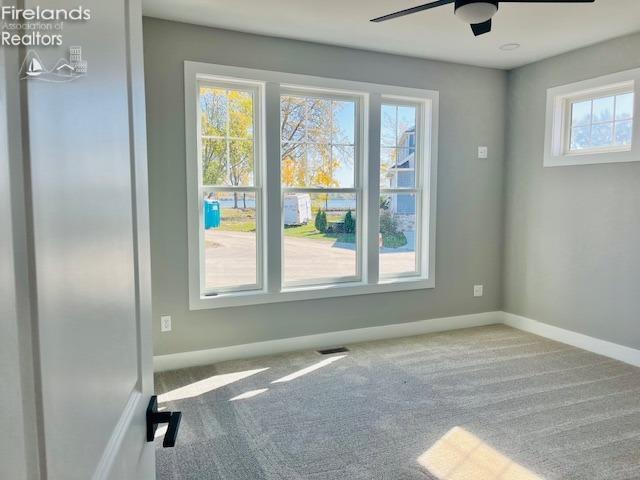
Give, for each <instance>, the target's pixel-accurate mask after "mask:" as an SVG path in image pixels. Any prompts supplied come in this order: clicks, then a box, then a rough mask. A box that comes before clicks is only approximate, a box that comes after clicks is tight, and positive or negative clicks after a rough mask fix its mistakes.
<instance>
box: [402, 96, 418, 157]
mask: <svg viewBox="0 0 640 480" xmlns="http://www.w3.org/2000/svg"><path fill="white" fill-rule="evenodd" d="M415 132H416V108H415V107H408V106H404V105H401V106H399V107H398V140H397V142H398V143H397V146H398V147H401V148H409V147H415Z"/></svg>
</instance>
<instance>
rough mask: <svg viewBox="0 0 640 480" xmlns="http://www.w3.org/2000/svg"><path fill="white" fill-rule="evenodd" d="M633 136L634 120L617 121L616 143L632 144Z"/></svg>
mask: <svg viewBox="0 0 640 480" xmlns="http://www.w3.org/2000/svg"><path fill="white" fill-rule="evenodd" d="M632 136H633V120H626V121H624V122H616V144H617V145H631V139H632Z"/></svg>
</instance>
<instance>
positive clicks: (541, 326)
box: [502, 312, 640, 367]
mask: <svg viewBox="0 0 640 480" xmlns="http://www.w3.org/2000/svg"><path fill="white" fill-rule="evenodd" d="M502 315H503V320H502V323H504V324H505V325H508V326H510V327H513V328H517V329H518V330H524V331H525V332H529V333H533V334H535V335H540V336H541V337H545V338H549V339H551V340H555V341H557V342H561V343H566V344H567V345H571V346H574V347H578V348H581V349H583V350H588V351H589V352H593V353H597V354H599V355H604V356H605V357H610V358H614V359H616V360H620V361H621V362H625V363H629V364H631V365H634V366H636V367H640V350H636V349H635V348H631V347H625V346H624V345H619V344H617V343H613V342H608V341H606V340H600V339H599V338H594V337H589V336H588V335H583V334H581V333H577V332H572V331H571V330H565V329H563V328H558V327H554V326H552V325H548V324H546V323H542V322H539V321H537V320H532V319H530V318H526V317H521V316H520V315H514V314H513V313H507V312H503V314H502Z"/></svg>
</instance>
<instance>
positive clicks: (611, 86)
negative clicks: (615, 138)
mask: <svg viewBox="0 0 640 480" xmlns="http://www.w3.org/2000/svg"><path fill="white" fill-rule="evenodd" d="M629 90H632V91H633V92H634V111H633V132H632V140H631V143H632V144H631V145H630V146H610V147H601V148H590V149H585V150H581V151H570V150H569V143H568V142H569V136H570V124H569V123H570V116H571V112H570V106H571V103H572V102H574V101H576V100H586V99H591V98H595V97H603V96H609V95H614V94H616V93H621V92H622V91H629ZM638 161H640V68H638V69H633V70H627V71H624V72H618V73H614V74H611V75H605V76H603V77H598V78H593V79H589V80H583V81H580V82H576V83H571V84H569V85H562V86H559V87H554V88H550V89H548V90H547V103H546V119H545V141H544V163H543V164H544V166H545V167H561V166H570V165H590V164H597V163H617V162H638Z"/></svg>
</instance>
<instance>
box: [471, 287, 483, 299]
mask: <svg viewBox="0 0 640 480" xmlns="http://www.w3.org/2000/svg"><path fill="white" fill-rule="evenodd" d="M482 290H483V286H482V285H474V286H473V296H474V297H481V296H482V294H483V291H482Z"/></svg>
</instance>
